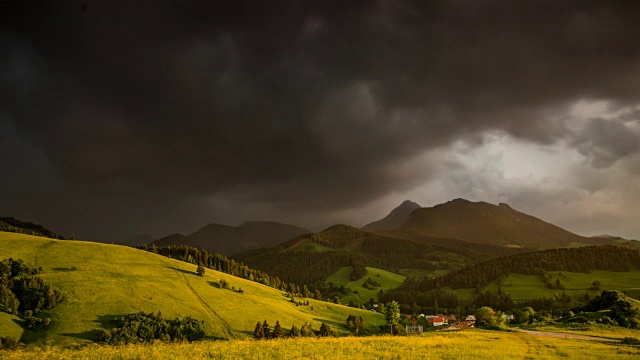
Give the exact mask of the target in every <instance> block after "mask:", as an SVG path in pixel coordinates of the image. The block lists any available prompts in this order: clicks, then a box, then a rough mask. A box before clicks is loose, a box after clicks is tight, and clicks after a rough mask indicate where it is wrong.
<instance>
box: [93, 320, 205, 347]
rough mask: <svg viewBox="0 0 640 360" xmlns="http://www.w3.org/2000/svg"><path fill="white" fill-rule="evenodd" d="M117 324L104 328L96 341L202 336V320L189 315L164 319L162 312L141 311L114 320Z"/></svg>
mask: <svg viewBox="0 0 640 360" xmlns="http://www.w3.org/2000/svg"><path fill="white" fill-rule="evenodd" d="M116 323H117V324H118V325H117V326H116V327H115V328H113V329H111V330H105V331H103V332H102V333H100V334H99V335H98V337H97V339H96V340H97V341H98V342H101V343H104V344H108V345H123V344H136V343H148V342H153V341H155V340H160V341H175V342H182V341H195V340H200V339H202V338H203V337H204V322H203V321H198V320H196V319H193V318H191V317H186V318H184V319H180V318H175V319H174V320H168V319H164V318H163V317H162V313H160V312H158V313H157V314H153V313H149V314H145V313H143V312H141V313H137V314H129V315H127V316H125V317H123V318H121V319H120V320H118V321H117V322H116Z"/></svg>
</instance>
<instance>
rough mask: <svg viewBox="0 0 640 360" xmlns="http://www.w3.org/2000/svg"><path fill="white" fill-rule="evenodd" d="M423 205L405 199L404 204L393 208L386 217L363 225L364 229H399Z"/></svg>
mask: <svg viewBox="0 0 640 360" xmlns="http://www.w3.org/2000/svg"><path fill="white" fill-rule="evenodd" d="M421 208H422V207H421V206H420V205H418V204H416V203H414V202H413V201H410V200H405V201H404V202H403V203H402V204H400V205H399V206H398V207H396V208H395V209H393V210H391V212H390V213H389V215H387V216H385V217H384V218H382V219H380V220H378V221H374V222H372V223H369V224H367V225H365V226H363V227H362V230H366V231H378V230H397V229H398V228H400V226H402V225H403V224H404V223H405V222H407V220H409V215H411V213H412V212H413V211H414V210H416V209H421Z"/></svg>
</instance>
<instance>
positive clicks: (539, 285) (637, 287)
mask: <svg viewBox="0 0 640 360" xmlns="http://www.w3.org/2000/svg"><path fill="white" fill-rule="evenodd" d="M548 274H549V275H551V278H552V280H551V282H552V283H555V281H556V279H558V278H559V279H560V283H561V284H562V286H564V291H565V292H566V293H567V295H569V296H570V297H571V298H572V299H573V300H574V301H577V302H585V300H584V295H585V293H589V296H590V297H591V298H593V297H595V296H597V295H600V293H601V292H602V290H620V291H622V290H624V291H626V292H627V294H628V295H629V296H631V297H633V298H635V299H640V270H634V271H629V272H615V271H601V270H594V271H592V272H591V273H589V274H585V273H575V272H568V271H564V272H562V273H561V272H559V271H553V272H549V273H548ZM595 280H598V281H600V284H601V285H600V289H599V290H595V289H593V290H592V289H590V288H591V284H592V283H593V281H595ZM500 287H501V288H502V291H503V292H504V293H506V294H509V295H511V298H512V299H513V300H516V301H517V300H524V299H535V298H542V297H553V295H554V294H560V293H562V290H561V289H549V288H548V287H547V285H546V284H545V283H544V282H543V281H542V279H540V276H537V275H523V274H510V275H509V276H507V277H506V278H505V279H504V280H503V281H502V284H501V285H500ZM443 290H445V291H449V292H452V293H454V294H456V295H457V296H458V298H459V299H460V300H461V301H471V299H473V297H474V296H475V289H451V287H450V286H446V287H444V288H443ZM482 291H483V292H484V291H491V292H493V293H495V292H497V291H498V284H497V283H495V282H492V283H490V284H489V285H487V286H485V287H483V288H482Z"/></svg>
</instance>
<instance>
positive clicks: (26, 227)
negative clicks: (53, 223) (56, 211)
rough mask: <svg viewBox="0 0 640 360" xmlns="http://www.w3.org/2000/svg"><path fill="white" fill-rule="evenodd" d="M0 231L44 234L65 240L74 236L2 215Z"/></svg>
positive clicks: (35, 234) (43, 235)
mask: <svg viewBox="0 0 640 360" xmlns="http://www.w3.org/2000/svg"><path fill="white" fill-rule="evenodd" d="M0 231H6V232H13V233H19V234H26V235H34V236H42V237H47V238H51V239H58V240H65V239H72V238H73V237H68V238H65V237H64V236H62V235H59V234H56V233H55V232H53V231H51V230H49V229H47V228H46V227H44V226H42V225H38V224H34V223H31V222H27V221H21V220H18V219H16V218H12V217H0Z"/></svg>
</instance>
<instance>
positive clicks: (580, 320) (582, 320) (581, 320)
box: [567, 315, 589, 324]
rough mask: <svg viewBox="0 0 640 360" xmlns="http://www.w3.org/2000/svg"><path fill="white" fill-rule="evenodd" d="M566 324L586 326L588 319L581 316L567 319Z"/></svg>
mask: <svg viewBox="0 0 640 360" xmlns="http://www.w3.org/2000/svg"><path fill="white" fill-rule="evenodd" d="M567 322H568V323H578V324H587V323H589V319H587V318H586V317H584V316H582V315H578V316H574V317H572V318H571V319H567Z"/></svg>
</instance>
